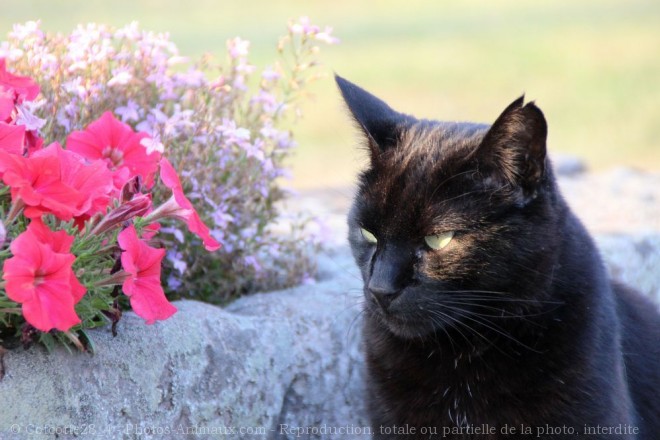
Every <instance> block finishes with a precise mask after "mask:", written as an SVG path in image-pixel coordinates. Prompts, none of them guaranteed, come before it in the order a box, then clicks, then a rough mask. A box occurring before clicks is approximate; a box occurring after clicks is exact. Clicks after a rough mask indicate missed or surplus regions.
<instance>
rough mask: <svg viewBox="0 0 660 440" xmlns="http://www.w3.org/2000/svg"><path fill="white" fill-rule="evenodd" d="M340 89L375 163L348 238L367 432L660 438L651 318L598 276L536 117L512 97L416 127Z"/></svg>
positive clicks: (347, 87)
mask: <svg viewBox="0 0 660 440" xmlns="http://www.w3.org/2000/svg"><path fill="white" fill-rule="evenodd" d="M336 80H337V83H338V85H339V88H340V90H341V93H342V95H343V97H344V99H345V101H346V103H347V105H348V108H349V109H350V111H351V113H352V114H353V116H354V119H355V121H356V122H357V124H358V126H359V127H360V129H361V130H362V132H363V134H364V135H365V137H366V144H367V146H368V148H369V152H370V159H371V161H370V166H369V167H368V169H366V170H365V171H364V172H363V173H362V174H361V175H360V179H359V187H358V191H357V195H356V197H355V202H354V204H353V207H352V209H351V212H350V215H349V227H350V232H349V240H350V243H351V247H352V251H353V255H354V256H355V259H356V261H357V264H358V266H359V268H360V269H361V272H362V277H363V279H364V285H365V287H364V295H365V304H364V308H365V313H364V319H365V323H364V344H365V349H366V357H367V367H368V394H369V395H368V399H369V400H368V407H369V411H370V416H371V419H372V425H373V429H374V432H375V438H379V439H384V438H387V439H389V438H396V439H408V438H411V439H412V438H415V439H417V438H419V439H421V438H456V439H472V438H473V439H500V438H552V439H563V438H567V439H568V438H570V439H575V438H605V439H612V440H613V439H617V438H626V439H631V438H637V439H648V440H651V439H657V438H660V437H659V436H660V317H659V315H658V312H657V308H656V307H655V306H654V305H653V304H651V302H650V301H648V300H647V299H645V298H643V297H642V296H640V295H638V294H637V293H635V292H633V291H630V290H628V289H627V288H626V287H623V286H621V285H618V284H616V283H612V282H611V281H610V280H609V278H608V276H607V273H606V270H605V268H604V266H603V263H602V261H601V258H600V256H599V253H598V251H597V249H596V247H595V246H594V243H593V241H592V239H591V237H590V236H589V234H588V233H587V231H586V230H585V228H584V227H583V226H582V224H581V223H580V221H579V220H578V219H577V218H576V217H575V216H574V215H573V213H572V212H571V210H570V209H569V208H568V206H567V204H566V202H565V201H564V200H563V198H562V196H561V195H560V193H559V190H558V188H557V184H556V181H555V177H554V176H553V171H552V168H551V166H550V162H549V160H548V158H547V156H546V135H547V126H546V121H545V118H544V116H543V113H542V112H541V111H540V110H539V109H538V107H536V105H534V103H527V104H524V101H523V98H520V99H517V100H516V101H514V102H513V103H512V104H511V105H509V107H507V108H506V110H504V112H503V113H502V114H501V115H500V116H499V118H498V119H497V120H496V121H495V122H494V123H493V125H492V126H488V125H482V124H473V123H446V122H436V121H428V120H418V119H416V118H414V117H412V116H409V115H404V114H401V113H398V112H396V111H394V110H392V109H391V108H390V107H389V106H388V105H387V104H385V103H384V102H383V101H381V100H380V99H378V98H376V97H374V96H373V95H371V94H369V93H368V92H366V91H364V90H363V89H361V88H359V87H358V86H356V85H354V84H352V83H350V82H348V81H346V80H344V79H343V78H340V77H337V78H336ZM361 228H364V229H366V230H367V231H369V232H371V233H373V234H374V235H375V236H376V238H377V240H378V242H377V243H376V244H372V243H370V242H368V241H367V240H366V239H365V237H364V236H363V234H362V233H361ZM449 231H454V232H455V234H454V237H453V239H452V240H451V242H450V243H449V245H447V247H446V248H444V249H441V250H433V249H431V248H429V247H428V246H427V245H425V242H424V237H425V236H431V235H437V234H440V233H443V232H449ZM395 425H396V426H397V427H399V430H398V431H397V430H394V429H390V430H389V431H388V428H392V427H393V426H395ZM470 426H471V427H472V428H473V429H472V431H470V430H469V429H468V428H469V427H470ZM479 426H481V427H482V431H480V432H478V431H477V428H478V427H479ZM406 427H407V428H406ZM429 427H434V428H435V430H433V429H429ZM458 427H463V428H464V429H463V431H458V433H457V432H456V429H458ZM597 427H601V428H603V429H610V428H611V429H613V430H609V431H607V432H605V431H604V430H603V429H600V428H597ZM616 427H619V429H620V431H616V430H615V428H616ZM410 428H414V429H415V430H414V432H413V431H411V429H410ZM511 428H515V429H516V431H515V432H512V431H511ZM588 428H591V431H586V432H587V433H588V434H590V435H585V430H587V429H588ZM424 429H426V431H425V432H422V431H423V430H424ZM447 429H454V431H447ZM493 429H494V431H495V432H494V433H493ZM526 429H529V431H526ZM571 429H572V430H574V431H573V432H574V434H573V435H571V434H568V432H570V431H571ZM624 429H627V431H623V432H624V433H627V434H628V435H623V434H622V435H617V432H621V430H624ZM484 430H488V431H484ZM635 431H637V432H638V434H637V436H635V435H634V432H635ZM388 432H389V433H394V434H397V435H394V434H392V435H389V434H388ZM433 432H435V434H436V435H433ZM484 432H487V433H488V434H484ZM631 433H633V434H631Z"/></svg>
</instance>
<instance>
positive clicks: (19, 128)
mask: <svg viewBox="0 0 660 440" xmlns="http://www.w3.org/2000/svg"><path fill="white" fill-rule="evenodd" d="M23 145H25V126H24V125H11V124H7V123H4V122H0V150H4V151H6V152H8V153H12V154H19V155H20V154H23Z"/></svg>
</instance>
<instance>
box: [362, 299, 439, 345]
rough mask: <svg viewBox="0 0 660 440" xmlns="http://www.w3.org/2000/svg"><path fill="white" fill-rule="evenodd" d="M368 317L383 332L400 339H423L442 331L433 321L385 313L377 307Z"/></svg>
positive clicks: (370, 311)
mask: <svg viewBox="0 0 660 440" xmlns="http://www.w3.org/2000/svg"><path fill="white" fill-rule="evenodd" d="M368 315H370V317H371V319H373V320H374V322H376V323H377V324H378V326H379V327H380V328H381V329H382V330H384V331H387V332H389V333H391V334H392V335H394V336H396V337H398V338H400V339H423V338H425V337H427V336H429V335H431V334H433V333H435V332H437V331H438V330H440V329H438V328H437V326H436V325H435V324H434V323H433V322H431V321H427V320H425V319H419V317H413V316H410V317H408V316H406V315H405V314H400V313H395V314H392V313H384V312H383V311H382V310H381V309H379V308H377V306H376V307H374V308H372V309H371V310H369V313H368Z"/></svg>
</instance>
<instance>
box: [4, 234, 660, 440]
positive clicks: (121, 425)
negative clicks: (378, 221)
mask: <svg viewBox="0 0 660 440" xmlns="http://www.w3.org/2000/svg"><path fill="white" fill-rule="evenodd" d="M596 241H597V242H598V243H599V246H600V247H601V251H602V253H603V255H604V257H605V260H606V261H607V262H608V268H609V269H610V272H611V273H612V274H613V275H614V276H615V277H616V278H618V279H621V280H623V281H625V282H627V283H629V284H630V285H633V286H637V287H639V288H641V290H643V291H644V293H645V294H647V295H650V296H651V297H653V298H655V300H656V301H658V299H660V275H659V274H658V273H657V268H658V267H660V235H659V234H646V235H641V234H640V235H635V236H624V235H603V236H598V237H597V238H596ZM320 266H321V270H320V273H321V274H323V279H324V281H321V282H319V283H317V284H313V285H309V286H300V287H297V288H294V289H289V290H284V291H280V292H272V293H266V294H258V295H253V296H249V297H245V298H241V299H240V300H238V301H236V302H234V303H233V304H231V305H230V306H228V307H227V308H225V309H221V308H218V307H215V306H212V305H208V304H203V303H199V302H195V301H179V302H177V303H176V305H177V307H178V308H179V312H178V313H177V314H176V315H175V316H174V317H173V318H171V319H169V320H167V321H164V322H160V323H157V324H155V325H153V326H146V325H144V323H143V321H142V320H141V319H140V318H138V317H136V316H135V315H133V314H131V313H127V314H126V315H125V316H124V318H123V319H122V321H121V322H120V325H119V335H118V336H117V337H116V338H113V337H112V336H111V335H110V332H109V330H108V329H98V330H96V331H93V332H92V337H93V338H94V341H95V344H96V347H97V354H96V355H94V356H92V355H89V354H84V353H74V354H69V353H68V352H66V351H65V350H64V349H58V350H56V351H55V352H54V353H52V354H51V355H48V354H47V353H46V352H45V350H43V349H40V348H38V347H37V348H33V349H31V350H28V351H24V350H21V349H19V350H15V351H12V352H10V353H9V354H7V355H6V356H5V368H6V376H5V378H4V380H2V381H0V396H2V398H3V400H4V402H6V403H5V405H4V407H3V410H2V411H1V412H0V438H2V439H40V440H43V439H51V438H59V439H68V438H85V437H87V436H85V435H78V436H75V435H72V434H70V433H68V432H64V433H63V434H60V435H58V436H56V435H55V434H56V433H57V431H55V432H53V433H52V434H48V435H43V434H39V433H37V432H35V430H36V429H40V428H44V427H50V428H51V429H56V428H57V429H59V430H60V431H59V432H60V433H61V432H62V429H65V428H68V429H72V428H75V427H77V428H78V429H81V430H82V429H84V428H87V429H88V430H89V429H90V428H91V427H93V428H94V431H95V432H96V433H97V434H99V435H100V437H99V436H97V438H119V439H135V438H139V439H151V438H154V439H156V438H157V439H161V438H165V439H170V438H172V439H175V438H181V437H182V435H181V433H182V432H185V430H186V429H190V430H194V429H198V431H188V432H189V433H190V432H193V434H191V435H190V438H207V437H208V436H206V435H201V434H199V435H195V434H194V432H198V433H203V432H206V433H212V432H215V433H216V434H217V433H221V432H222V429H226V428H230V427H233V428H237V429H238V428H240V427H243V428H255V429H257V430H258V431H256V432H253V433H252V434H250V435H247V434H245V435H241V434H240V433H238V432H236V433H233V434H232V433H231V432H228V435H225V436H220V437H221V438H236V439H240V438H249V439H252V438H255V439H278V438H289V439H294V438H315V439H317V438H320V439H330V438H337V436H333V435H301V436H298V435H295V434H292V433H291V431H289V434H287V432H286V431H284V430H282V429H281V428H280V427H281V425H286V426H289V427H294V426H298V427H305V426H309V427H322V426H324V425H325V426H328V427H342V426H347V427H363V426H367V425H368V422H367V419H366V416H365V411H364V405H363V374H364V372H363V361H362V356H361V353H360V330H361V329H360V323H359V309H360V307H359V303H360V301H361V291H362V287H361V281H360V279H359V275H358V274H357V271H356V269H355V267H354V263H353V262H352V259H351V257H350V253H349V252H348V249H347V248H345V247H344V248H339V249H336V250H334V251H333V252H332V253H330V254H325V255H323V256H322V257H321V258H320ZM12 426H15V427H16V426H17V427H19V428H20V429H21V432H20V433H12V431H11V429H12ZM27 430H30V431H32V432H26V431H27ZM181 430H183V431H181ZM200 430H202V431H200ZM203 430H206V431H203ZM69 432H70V431H69ZM343 438H351V436H345V437H344V436H343ZM354 438H368V437H367V436H355V437H354Z"/></svg>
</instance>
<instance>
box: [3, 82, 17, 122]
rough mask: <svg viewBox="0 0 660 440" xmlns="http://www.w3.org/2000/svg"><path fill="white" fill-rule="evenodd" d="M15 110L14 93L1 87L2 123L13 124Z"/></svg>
mask: <svg viewBox="0 0 660 440" xmlns="http://www.w3.org/2000/svg"><path fill="white" fill-rule="evenodd" d="M15 108H16V102H15V100H14V91H13V90H5V89H3V88H2V86H0V121H4V122H12V119H13V118H12V116H13V113H14V109H15Z"/></svg>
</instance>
